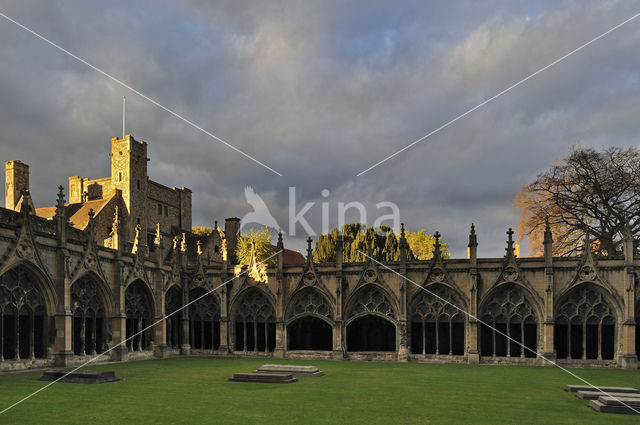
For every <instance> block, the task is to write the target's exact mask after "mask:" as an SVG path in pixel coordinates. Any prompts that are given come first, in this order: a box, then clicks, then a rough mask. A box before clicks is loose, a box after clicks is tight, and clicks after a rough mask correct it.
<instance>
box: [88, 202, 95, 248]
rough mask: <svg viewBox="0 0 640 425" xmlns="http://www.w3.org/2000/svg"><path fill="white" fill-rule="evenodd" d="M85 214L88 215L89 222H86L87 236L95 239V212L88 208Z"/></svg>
mask: <svg viewBox="0 0 640 425" xmlns="http://www.w3.org/2000/svg"><path fill="white" fill-rule="evenodd" d="M87 215H88V216H89V223H87V229H89V237H90V238H91V240H93V241H95V224H96V222H95V217H96V213H95V212H94V211H93V208H91V209H90V210H89V212H88V213H87Z"/></svg>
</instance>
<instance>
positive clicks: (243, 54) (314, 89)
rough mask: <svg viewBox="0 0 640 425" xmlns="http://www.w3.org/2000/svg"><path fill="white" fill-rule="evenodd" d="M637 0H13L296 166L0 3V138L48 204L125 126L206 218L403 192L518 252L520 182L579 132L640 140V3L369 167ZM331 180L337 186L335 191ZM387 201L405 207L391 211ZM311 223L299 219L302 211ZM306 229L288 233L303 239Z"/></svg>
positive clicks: (623, 141)
mask: <svg viewBox="0 0 640 425" xmlns="http://www.w3.org/2000/svg"><path fill="white" fill-rule="evenodd" d="M638 6H640V2H638V1H606V2H603V1H589V2H577V1H563V2H538V3H531V2H525V1H523V2H499V1H491V2H477V1H458V2H441V3H440V2H438V3H434V2H430V3H427V2H422V1H416V2H376V3H372V2H367V1H344V2H326V1H322V2H320V1H310V2H282V1H274V2H264V1H219V2H205V1H187V2H184V1H183V2H173V1H162V2H151V1H149V2H135V3H131V2H109V3H104V2H80V1H62V2H56V3H55V4H54V3H52V2H29V3H28V4H26V3H25V2H21V1H8V2H6V1H5V2H3V6H2V7H1V11H2V12H3V13H6V14H7V15H9V16H11V17H13V18H15V19H17V20H19V21H20V22H22V23H23V24H25V25H27V26H29V27H31V28H33V29H34V30H36V31H38V32H41V33H42V34H43V35H44V36H46V37H47V38H50V39H51V40H52V41H54V42H56V43H58V44H60V45H61V46H63V47H64V48H66V49H68V50H70V51H72V52H73V53H75V54H77V55H79V56H81V57H83V58H84V59H86V60H88V61H89V62H91V63H93V64H94V65H96V66H98V67H100V68H102V69H104V70H105V71H106V72H108V73H110V74H112V75H114V76H116V77H117V78H119V79H121V80H122V81H124V82H126V83H127V84H130V85H132V86H133V87H135V88H136V89H138V90H140V91H141V92H143V93H145V94H146V95H148V96H150V97H152V98H153V99H155V100H157V101H158V102H160V103H162V104H163V105H165V106H167V107H169V108H171V109H174V110H175V111H176V112H178V113H180V114H182V115H184V116H185V117H187V118H188V119H190V120H192V121H193V122H194V123H196V124H198V125H200V126H202V127H204V128H205V129H207V130H210V131H212V132H213V133H215V134H217V135H218V136H220V137H221V138H223V139H225V140H227V141H229V142H230V143H232V144H233V145H234V146H236V147H238V148H239V149H242V150H243V151H245V152H247V153H248V154H250V155H253V156H255V157H256V158H257V159H259V160H260V161H263V162H265V163H266V164H268V165H269V166H271V167H273V168H275V169H276V170H278V171H280V172H281V173H283V174H284V177H278V176H276V175H274V174H272V173H271V172H270V171H268V170H266V169H264V168H262V167H260V166H259V165H257V164H255V163H253V162H251V161H249V160H247V159H246V158H244V157H242V156H241V155H239V154H237V153H235V152H233V151H232V150H230V149H228V148H226V147H224V146H223V145H221V144H219V143H218V142H216V141H214V140H212V139H210V138H209V137H208V136H206V135H204V134H202V133H200V132H198V131H197V130H195V129H193V128H192V127H190V126H188V125H186V124H185V123H183V122H181V121H179V120H177V119H176V118H174V117H172V116H170V115H168V114H167V113H166V112H163V111H161V110H159V109H158V108H157V107H155V106H153V105H151V104H150V103H148V102H146V101H144V100H142V99H140V98H138V97H137V96H135V95H134V94H132V93H129V92H128V91H127V90H126V89H124V88H122V87H121V86H118V85H117V84H115V83H113V82H111V81H109V80H107V79H105V78H104V77H103V76H100V75H99V74H97V73H96V72H95V71H93V70H91V69H90V68H88V67H86V66H84V65H82V64H79V63H78V62H76V61H74V60H73V59H72V58H70V57H68V56H66V55H64V54H62V53H61V52H59V51H57V50H55V49H53V48H52V47H51V46H48V45H46V44H45V43H43V42H42V41H40V40H37V39H36V38H34V37H33V36H32V35H30V34H28V33H26V32H24V31H22V30H20V29H19V28H18V27H16V26H15V25H13V24H11V23H8V22H6V21H4V20H0V40H2V43H1V45H2V48H1V49H0V95H1V99H0V126H1V128H2V136H0V137H1V140H2V142H1V144H0V157H2V158H3V160H5V161H6V160H9V159H22V160H23V161H25V162H27V163H29V164H30V165H31V167H32V168H31V184H32V192H33V195H34V199H35V201H36V204H37V205H38V206H44V205H47V204H52V203H53V200H54V199H55V191H56V189H55V188H56V187H57V185H58V184H64V185H65V186H66V179H67V177H68V176H69V175H75V174H79V175H81V176H88V177H94V178H95V177H101V176H103V175H107V174H108V173H109V166H108V157H107V152H108V149H109V146H108V143H109V140H110V138H111V137H113V136H118V135H119V134H120V132H121V128H120V126H121V116H120V104H121V96H122V95H127V111H128V116H127V123H128V125H127V127H128V130H129V131H131V132H132V133H133V134H134V136H135V137H136V138H138V139H144V140H146V141H148V142H149V143H150V145H149V147H150V152H149V155H150V157H151V162H150V164H149V167H150V170H149V172H150V176H151V178H153V179H154V180H157V181H160V182H161V183H164V184H167V185H172V186H173V185H176V186H187V187H190V188H191V189H193V190H194V199H193V202H194V222H195V223H196V224H212V222H213V220H215V219H218V220H223V219H224V217H228V216H233V215H235V216H240V217H241V216H242V215H244V214H245V213H246V212H248V211H249V206H248V205H247V204H246V202H245V200H244V195H243V190H244V187H245V186H252V187H253V188H254V189H255V191H256V192H257V193H259V194H260V195H262V196H263V197H264V199H265V201H266V202H267V204H268V205H269V206H270V207H271V209H272V212H273V214H274V216H275V217H276V218H277V219H278V221H279V222H280V224H281V225H283V226H285V227H286V226H287V221H288V219H287V214H288V205H287V204H288V200H289V199H288V187H289V186H296V188H297V201H298V209H299V208H301V207H302V205H304V203H305V202H309V201H311V202H316V205H315V206H314V207H313V208H312V210H311V212H310V213H309V214H308V216H307V217H308V218H309V221H310V222H311V224H312V225H313V226H314V228H316V229H318V230H319V229H320V221H321V220H320V215H321V214H320V213H321V211H320V203H321V202H323V201H327V200H328V201H329V202H330V211H331V213H332V214H333V215H332V217H331V224H332V225H335V224H337V217H335V214H336V213H337V206H336V203H337V202H349V201H354V200H355V201H361V202H363V203H365V205H367V211H368V213H369V219H370V223H369V224H372V221H373V219H374V218H375V217H376V214H378V212H377V210H376V208H375V203H377V202H380V201H393V202H395V203H397V204H398V206H399V207H400V211H401V215H402V220H403V221H404V222H405V223H407V224H408V226H409V227H410V228H411V229H418V228H420V227H425V228H427V230H429V231H431V232H433V231H435V230H439V231H440V232H441V233H443V234H444V236H445V239H446V240H447V241H449V242H450V243H451V248H452V251H453V252H454V253H455V254H456V255H464V254H465V246H466V242H467V240H466V238H467V233H468V228H469V225H470V223H471V222H472V221H473V222H475V223H476V225H477V228H478V232H479V239H480V248H479V251H480V254H481V255H485V256H501V255H502V254H503V248H504V240H505V235H504V232H505V230H506V228H507V227H510V226H515V224H516V221H517V215H516V213H515V212H514V211H513V210H512V207H511V205H510V203H509V200H510V199H512V198H513V197H514V195H515V194H516V193H517V191H518V190H519V188H520V187H521V186H522V184H524V183H526V182H528V181H530V180H531V179H532V178H534V177H535V176H536V174H537V173H539V172H540V171H541V170H543V169H545V168H546V167H548V166H549V165H550V164H552V163H553V161H554V160H556V159H558V158H561V157H562V156H563V155H565V154H566V153H567V151H568V149H569V147H570V146H571V145H572V144H575V143H582V144H583V145H588V146H602V145H632V144H636V143H637V133H638V127H637V117H638V115H639V112H640V107H639V106H638V102H637V98H638V92H639V79H638V69H640V68H639V65H640V58H639V57H638V55H635V54H634V52H636V51H637V46H638V41H640V21H638V22H632V23H630V24H629V25H627V26H625V27H623V28H621V29H619V30H618V31H616V32H615V33H612V34H611V35H609V36H608V37H607V38H605V39H602V40H600V41H598V42H597V43H594V45H592V46H590V47H588V48H587V49H585V50H584V51H582V52H579V53H578V54H576V55H575V56H572V57H571V58H569V59H567V60H566V61H564V62H562V63H560V64H558V65H556V66H555V67H554V68H552V69H549V70H548V71H546V72H545V73H543V74H541V75H539V76H537V77H535V79H532V80H531V81H529V82H527V83H526V84H524V85H522V86H520V87H518V88H516V89H514V90H513V91H512V92H510V93H508V94H506V95H504V96H503V97H501V98H499V99H497V100H496V101H495V102H493V103H491V104H489V105H487V106H486V107H484V108H482V109H481V110H478V111H476V112H474V113H473V114H472V115H470V116H468V117H466V118H464V119H463V120H460V121H459V122H457V123H455V124H454V125H452V126H451V127H449V128H447V129H445V130H443V131H442V132H440V133H438V134H436V135H434V136H433V137H431V138H430V139H428V140H426V141H425V142H423V143H421V144H420V145H417V146H415V147H413V148H411V149H410V150H408V151H406V152H404V153H402V154H400V155H398V156H397V157H395V158H393V159H391V160H389V161H388V162H386V163H384V164H383V165H381V166H380V167H378V168H376V169H373V170H371V171H370V172H369V173H367V174H365V175H363V176H362V177H355V175H356V174H357V173H358V172H360V171H362V170H364V169H365V168H367V167H369V166H370V165H372V164H373V163H375V162H377V161H379V160H380V159H382V158H384V157H386V156H387V155H390V154H392V153H393V152H394V151H396V150H397V149H400V148H402V147H404V146H406V145H407V144H408V143H410V142H412V141H413V140H415V139H417V138H419V137H421V136H423V135H424V134H426V133H428V132H429V131H431V130H433V129H434V128H437V127H438V126H440V125H442V124H443V123H445V122H446V121H448V120H449V119H451V118H453V117H455V116H456V115H458V114H460V113H462V112H464V111H465V110H467V109H468V108H470V107H473V106H475V105H476V104H478V103H479V102H481V101H482V100H484V99H486V98H488V97H490V96H492V95H493V94H495V93H497V92H499V91H501V90H502V89H504V88H505V87H507V86H508V85H510V84H513V83H514V82H516V81H518V80H519V79H521V78H523V77H525V76H526V75H528V74H530V73H532V72H534V71H536V70H537V69H539V68H541V67H543V66H545V65H547V64H548V63H550V62H552V61H553V60H555V59H556V58H558V57H559V56H562V55H563V54H565V53H567V52H568V51H570V50H572V49H573V48H575V47H577V46H579V45H580V44H582V43H584V42H586V41H588V40H590V39H591V38H593V37H595V36H597V35H599V34H600V33H602V32H604V31H606V30H607V29H609V28H610V27H612V26H613V25H616V24H618V23H619V22H621V21H622V20H624V19H626V18H628V17H630V16H631V15H633V14H634V13H637V9H638ZM323 189H328V190H329V191H330V196H329V198H328V199H325V198H323V197H322V196H321V194H320V193H321V191H322V190H323ZM382 213H388V211H383V212H382ZM299 231H300V229H299ZM304 238H305V235H303V234H300V233H298V235H297V236H296V238H290V239H288V240H287V241H286V243H288V245H289V246H293V247H296V248H302V246H303V245H302V243H301V241H302V240H303V239H304Z"/></svg>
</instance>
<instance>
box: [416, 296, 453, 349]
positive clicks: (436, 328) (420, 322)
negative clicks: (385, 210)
mask: <svg viewBox="0 0 640 425" xmlns="http://www.w3.org/2000/svg"><path fill="white" fill-rule="evenodd" d="M427 290H428V292H427V291H426V290H422V289H419V290H418V292H417V293H416V294H415V296H414V297H413V299H412V301H411V307H410V312H411V313H410V314H411V352H412V353H413V354H422V355H426V354H450V355H463V354H464V348H465V339H464V324H465V317H464V314H463V313H462V312H461V311H460V310H458V309H456V308H455V307H454V306H456V307H458V308H460V309H463V308H464V306H463V305H462V304H461V301H460V300H458V299H456V297H454V295H453V291H452V290H451V289H450V288H449V287H447V286H445V285H442V284H435V285H430V286H429V287H428V288H427ZM445 301H446V302H445Z"/></svg>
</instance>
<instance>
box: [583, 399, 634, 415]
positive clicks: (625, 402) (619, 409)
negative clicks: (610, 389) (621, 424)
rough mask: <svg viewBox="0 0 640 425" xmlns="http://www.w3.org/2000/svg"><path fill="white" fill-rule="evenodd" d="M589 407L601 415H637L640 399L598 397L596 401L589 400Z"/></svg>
mask: <svg viewBox="0 0 640 425" xmlns="http://www.w3.org/2000/svg"><path fill="white" fill-rule="evenodd" d="M589 407H591V408H592V409H593V410H595V411H596V412H601V413H621V414H626V415H637V414H638V413H637V412H639V411H640V398H636V397H607V396H602V397H598V399H597V400H591V401H590V402H589Z"/></svg>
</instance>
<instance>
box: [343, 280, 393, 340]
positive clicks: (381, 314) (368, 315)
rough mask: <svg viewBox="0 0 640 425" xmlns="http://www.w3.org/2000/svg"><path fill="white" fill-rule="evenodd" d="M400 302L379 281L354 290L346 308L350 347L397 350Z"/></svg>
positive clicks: (346, 325)
mask: <svg viewBox="0 0 640 425" xmlns="http://www.w3.org/2000/svg"><path fill="white" fill-rule="evenodd" d="M396 306H397V304H396ZM396 306H394V305H393V301H391V298H390V297H389V295H388V293H387V291H385V290H384V288H383V287H382V286H380V285H379V284H377V283H369V284H367V285H364V286H362V287H360V288H359V289H358V290H356V291H354V293H353V294H352V295H351V296H350V297H349V300H348V301H347V303H346V308H345V312H346V314H345V318H346V320H345V327H346V331H347V349H348V350H349V351H395V350H396V346H397V344H396V340H397V324H398V313H397V311H398V310H397V307H396Z"/></svg>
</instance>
